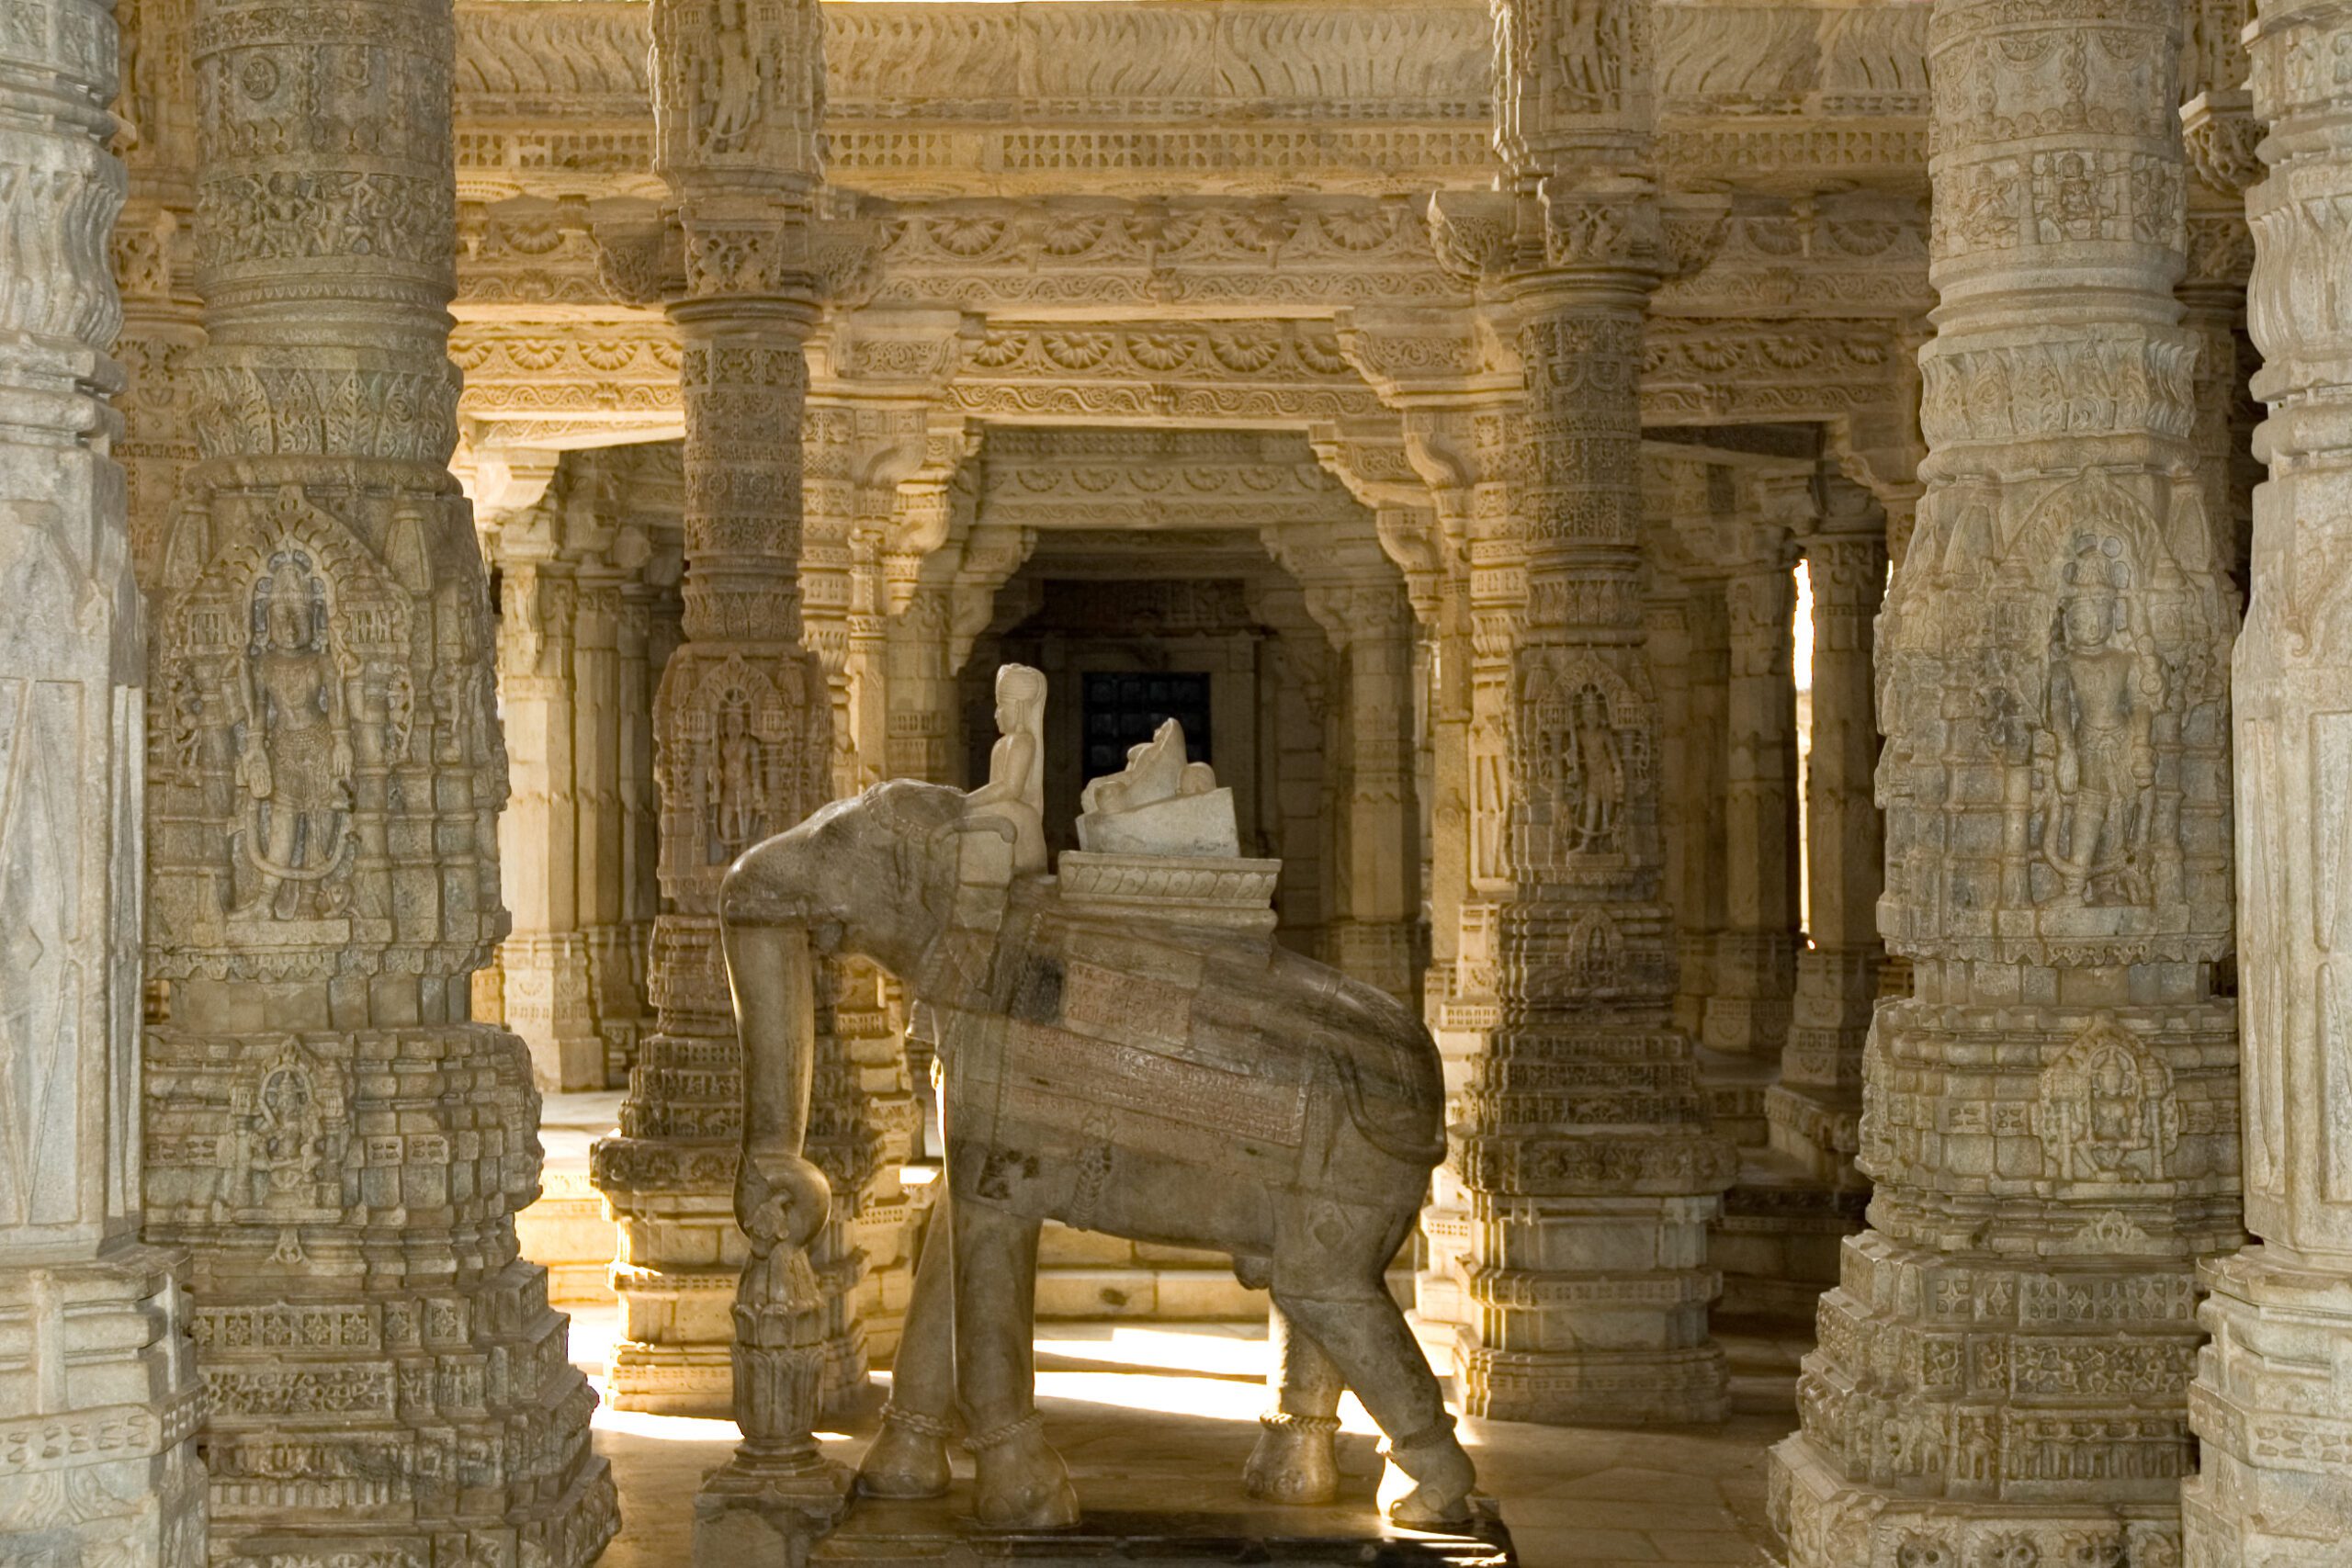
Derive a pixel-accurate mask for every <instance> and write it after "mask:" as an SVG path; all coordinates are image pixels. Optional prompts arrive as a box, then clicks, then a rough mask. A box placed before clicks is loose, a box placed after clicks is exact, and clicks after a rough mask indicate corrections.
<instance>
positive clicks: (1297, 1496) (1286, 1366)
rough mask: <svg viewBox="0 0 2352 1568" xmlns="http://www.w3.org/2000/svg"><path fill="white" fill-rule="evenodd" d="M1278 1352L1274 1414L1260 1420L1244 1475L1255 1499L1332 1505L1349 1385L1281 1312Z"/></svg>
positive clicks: (1272, 1326)
mask: <svg viewBox="0 0 2352 1568" xmlns="http://www.w3.org/2000/svg"><path fill="white" fill-rule="evenodd" d="M1267 1333H1268V1337H1270V1338H1271V1339H1272V1345H1273V1352H1274V1374H1273V1375H1274V1386H1275V1389H1276V1391H1277V1393H1276V1398H1275V1401H1274V1408H1273V1409H1272V1410H1270V1411H1268V1412H1267V1413H1266V1414H1265V1415H1263V1416H1260V1417H1258V1421H1259V1424H1260V1426H1261V1427H1262V1428H1263V1430H1261V1432H1260V1433H1259V1434H1258V1446H1257V1447H1256V1448H1255V1449H1253V1450H1250V1463H1249V1465H1248V1466H1247V1467H1246V1468H1244V1469H1243V1471H1242V1472H1241V1479H1242V1483H1244V1484H1245V1485H1247V1486H1248V1487H1249V1488H1250V1495H1251V1496H1252V1497H1262V1498H1264V1499H1265V1500H1266V1501H1267V1502H1269V1503H1293V1504H1314V1503H1329V1501H1331V1499H1332V1498H1334V1497H1336V1496H1338V1495H1339V1493H1340V1463H1339V1457H1338V1455H1337V1453H1336V1452H1335V1451H1334V1450H1335V1442H1334V1439H1335V1438H1337V1437H1338V1436H1339V1431H1340V1394H1341V1393H1344V1392H1345V1391H1346V1387H1347V1385H1346V1383H1345V1382H1343V1381H1342V1380H1341V1378H1340V1369H1339V1368H1338V1367H1337V1366H1336V1365H1334V1364H1333V1362H1332V1360H1331V1358H1330V1357H1329V1356H1328V1355H1326V1354H1324V1351H1323V1347H1322V1346H1320V1345H1318V1344H1317V1343H1316V1342H1315V1339H1314V1337H1312V1336H1310V1335H1306V1334H1302V1333H1300V1332H1299V1330H1298V1327H1297V1325H1295V1324H1294V1323H1292V1322H1291V1321H1290V1319H1289V1317H1288V1316H1287V1315H1286V1314H1284V1313H1283V1309H1282V1308H1281V1307H1280V1306H1276V1307H1274V1308H1273V1309H1272V1311H1271V1312H1269V1313H1268V1314H1267Z"/></svg>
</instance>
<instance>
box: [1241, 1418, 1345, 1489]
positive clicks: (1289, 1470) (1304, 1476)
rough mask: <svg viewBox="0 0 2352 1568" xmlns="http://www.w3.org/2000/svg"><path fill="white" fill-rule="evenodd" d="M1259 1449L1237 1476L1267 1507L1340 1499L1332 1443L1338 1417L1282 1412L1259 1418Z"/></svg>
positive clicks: (1336, 1429)
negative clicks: (1269, 1505)
mask: <svg viewBox="0 0 2352 1568" xmlns="http://www.w3.org/2000/svg"><path fill="white" fill-rule="evenodd" d="M1258 1424H1259V1426H1260V1427H1261V1428H1262V1429H1261V1431H1260V1432H1259V1434H1258V1446H1257V1447H1256V1448H1254V1449H1252V1450H1250V1462H1249V1464H1247V1465H1246V1466H1244V1467H1243V1469H1242V1472H1241V1482H1242V1484H1243V1485H1245V1486H1247V1487H1248V1488H1249V1489H1250V1495H1251V1496H1252V1497H1257V1498H1260V1499H1262V1500H1263V1501H1265V1502H1268V1503H1290V1504H1296V1505H1302V1506H1311V1505H1316V1504H1322V1503H1329V1502H1330V1501H1331V1500H1332V1499H1333V1498H1334V1497H1337V1496H1338V1495H1340V1461H1339V1455H1338V1453H1337V1451H1336V1445H1335V1444H1334V1442H1333V1439H1334V1438H1336V1437H1337V1436H1338V1435H1339V1430H1340V1422H1339V1418H1338V1417H1336V1416H1294V1415H1292V1414H1290V1412H1288V1411H1286V1410H1274V1411H1269V1412H1268V1413H1267V1414H1265V1415H1263V1416H1259V1417H1258Z"/></svg>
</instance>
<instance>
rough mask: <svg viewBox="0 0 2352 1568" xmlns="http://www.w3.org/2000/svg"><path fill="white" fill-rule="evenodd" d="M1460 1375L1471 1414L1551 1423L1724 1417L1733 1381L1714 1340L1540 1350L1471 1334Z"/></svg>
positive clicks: (1642, 1423)
mask: <svg viewBox="0 0 2352 1568" xmlns="http://www.w3.org/2000/svg"><path fill="white" fill-rule="evenodd" d="M1454 1376H1455V1378H1456V1379H1457V1380H1458V1382H1459V1384H1460V1387H1461V1390H1462V1408H1463V1410H1464V1413H1465V1414H1467V1415H1471V1416H1482V1417H1484V1418H1486V1419H1487V1420H1489V1421H1532V1422H1534V1423H1537V1424H1538V1425H1541V1426H1546V1427H1649V1426H1661V1425H1663V1426H1678V1425H1685V1424H1696V1423H1702V1422H1710V1421H1720V1420H1722V1419H1723V1417H1724V1400H1725V1397H1726V1391H1727V1388H1728V1383H1729V1373H1728V1372H1727V1371H1726V1370H1725V1368H1724V1353H1723V1348H1722V1347H1721V1346H1719V1345H1717V1344H1715V1343H1714V1342H1713V1340H1710V1341H1708V1342H1707V1343H1705V1344H1703V1345H1699V1346H1695V1347H1692V1348H1689V1349H1683V1350H1589V1351H1567V1352H1548V1351H1545V1352H1535V1351H1511V1350H1494V1349H1488V1348H1486V1347H1484V1346H1481V1345H1476V1344H1474V1343H1472V1342H1471V1341H1470V1339H1469V1337H1468V1336H1466V1335H1465V1336H1464V1337H1463V1338H1462V1340H1461V1341H1460V1343H1459V1344H1458V1346H1457V1348H1456V1349H1455V1351H1454Z"/></svg>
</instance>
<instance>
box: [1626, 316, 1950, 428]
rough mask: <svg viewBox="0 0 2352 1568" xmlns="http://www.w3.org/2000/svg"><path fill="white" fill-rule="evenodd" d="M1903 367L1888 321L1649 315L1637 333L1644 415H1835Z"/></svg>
mask: <svg viewBox="0 0 2352 1568" xmlns="http://www.w3.org/2000/svg"><path fill="white" fill-rule="evenodd" d="M1905 374H1907V371H1906V368H1905V364H1904V353H1903V349H1902V347H1901V339H1900V335H1899V333H1898V332H1897V330H1896V328H1895V327H1894V324H1892V323H1890V322H1887V321H1870V320H1864V321H1809V320H1799V321H1671V320H1668V321H1651V322H1650V323H1649V327H1648V330H1647V331H1645V333H1643V336H1642V420H1643V423H1645V424H1710V423H1712V424H1735V423H1752V422H1778V421H1783V420H1793V421H1804V420H1818V419H1834V418H1836V417H1838V416H1839V415H1841V414H1845V413H1849V412H1852V411H1854V410H1857V409H1868V408H1871V407H1874V406H1876V405H1878V404H1881V403H1883V402H1886V401H1888V400H1892V399H1894V398H1896V397H1898V396H1899V395H1900V388H1901V385H1902V378H1903V377H1904V376H1905Z"/></svg>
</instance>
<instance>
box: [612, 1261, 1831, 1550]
mask: <svg viewBox="0 0 2352 1568" xmlns="http://www.w3.org/2000/svg"><path fill="white" fill-rule="evenodd" d="M572 1310H573V1311H574V1314H575V1315H574V1318H573V1327H572V1356H573V1359H574V1360H576V1361H578V1362H579V1363H580V1364H581V1365H582V1367H584V1368H586V1369H587V1370H588V1371H589V1373H590V1375H591V1376H592V1377H599V1376H601V1375H602V1373H603V1371H604V1363H605V1355H606V1353H607V1350H608V1348H609V1347H610V1345H611V1343H612V1337H613V1333H614V1328H615V1324H614V1319H613V1316H612V1314H611V1312H610V1311H609V1309H605V1308H598V1307H589V1308H585V1309H582V1308H574V1309H572ZM1723 1337H1724V1344H1725V1347H1726V1348H1727V1349H1728V1350H1729V1352H1730V1354H1731V1358H1732V1364H1733V1372H1734V1382H1733V1403H1734V1413H1733V1415H1732V1416H1731V1417H1730V1419H1728V1420H1726V1421H1725V1422H1724V1424H1723V1425H1721V1426H1720V1427H1703V1428H1688V1427H1685V1428H1675V1427H1657V1428H1651V1429H1645V1430H1637V1431H1608V1430H1600V1429H1580V1428H1575V1427H1567V1428H1558V1427H1531V1426H1522V1425H1518V1424H1515V1423H1511V1422H1499V1421H1465V1422H1464V1424H1463V1428H1464V1438H1465V1439H1466V1440H1467V1441H1468V1443H1469V1444H1470V1445H1471V1448H1472V1452H1473V1455H1474V1457H1475V1458H1476V1461H1477V1462H1478V1466H1479V1470H1480V1472H1481V1480H1482V1484H1483V1485H1484V1487H1485V1489H1486V1490H1487V1491H1489V1492H1491V1493H1492V1494H1493V1495H1495V1496H1496V1497H1497V1498H1498V1499H1499V1500H1500V1503H1501V1506H1502V1513H1503V1518H1504V1520H1505V1522H1506V1523H1507V1524H1508V1525H1509V1527H1510V1530H1511V1533H1512V1535H1513V1537H1514V1538H1515V1540H1516V1541H1517V1543H1518V1547H1519V1553H1520V1561H1521V1562H1522V1563H1524V1564H1526V1565H1527V1568H1632V1565H1634V1564H1636V1563H1643V1564H1657V1563H1684V1564H1703V1565H1706V1568H1766V1565H1768V1564H1770V1562H1771V1561H1772V1558H1771V1555H1770V1549H1771V1535H1770V1531H1769V1530H1768V1529H1767V1528H1766V1526H1765V1523H1764V1485H1765V1472H1764V1462H1765V1461H1764V1450H1765V1449H1766V1447H1767V1446H1768V1445H1770V1443H1772V1442H1773V1441H1775V1440H1776V1439H1778V1438H1780V1437H1781V1435H1782V1434H1784V1433H1786V1432H1787V1431H1788V1430H1789V1429H1790V1428H1791V1427H1793V1426H1794V1424H1795V1418H1794V1411H1793V1401H1794V1392H1795V1383H1796V1371H1797V1359H1798V1357H1799V1356H1801V1355H1802V1354H1803V1353H1804V1349H1805V1348H1806V1346H1805V1344H1804V1341H1803V1340H1802V1339H1801V1338H1798V1337H1793V1336H1792V1335H1790V1334H1789V1333H1788V1332H1786V1331H1785V1330H1778V1329H1773V1328H1763V1327H1758V1328H1755V1329H1754V1330H1753V1331H1749V1332H1740V1331H1739V1328H1738V1326H1737V1325H1730V1326H1727V1328H1726V1329H1725V1330H1724V1333H1723ZM1265 1361H1266V1345H1265V1339H1264V1337H1263V1333H1262V1331H1261V1330H1260V1329H1257V1328H1254V1327H1249V1326H1244V1325H1183V1326H1144V1325H1107V1324H1106V1325H1047V1327H1046V1329H1045V1330H1044V1331H1042V1332H1041V1333H1040V1334H1039V1337H1038V1393H1039V1396H1040V1398H1039V1404H1040V1406H1041V1408H1042V1409H1043V1410H1044V1412H1045V1415H1046V1421H1047V1423H1048V1430H1049V1431H1050V1433H1051V1434H1052V1436H1053V1438H1054V1440H1055V1442H1056V1444H1057V1447H1059V1449H1060V1450H1061V1451H1062V1453H1063V1455H1064V1456H1065V1457H1066V1458H1067V1459H1068V1460H1069V1464H1070V1469H1071V1472H1072V1475H1073V1478H1074V1479H1075V1480H1076V1482H1077V1484H1078V1488H1079V1494H1080V1499H1081V1501H1083V1502H1085V1503H1087V1504H1089V1505H1091V1506H1118V1505H1120V1504H1129V1505H1132V1504H1133V1503H1134V1501H1135V1500H1136V1497H1137V1495H1138V1494H1147V1495H1148V1494H1151V1493H1154V1492H1161V1491H1164V1490H1167V1489H1171V1488H1183V1487H1187V1486H1190V1487H1193V1488H1195V1489H1197V1487H1198V1485H1199V1483H1198V1480H1197V1477H1199V1476H1200V1475H1202V1474H1203V1473H1204V1472H1205V1473H1221V1472H1222V1466H1223V1465H1224V1464H1225V1463H1227V1462H1228V1461H1229V1463H1230V1465H1231V1467H1232V1470H1231V1473H1232V1474H1233V1475H1234V1476H1235V1477H1236V1478H1237V1482H1238V1474H1239V1471H1240V1466H1241V1461H1242V1459H1243V1458H1244V1457H1245V1456H1246V1455H1247V1454H1248V1452H1249V1450H1250V1441H1251V1439H1252V1438H1254V1437H1255V1435H1256V1421H1257V1416H1258V1412H1259V1410H1260V1409H1261V1407H1262V1405H1263V1402H1264V1391H1263V1386H1262V1379H1263V1376H1264V1371H1265ZM879 1398H880V1395H879V1393H878V1392H877V1393H876V1398H875V1400H874V1401H873V1402H872V1403H873V1404H876V1405H878V1403H879ZM1346 1414H1347V1416H1348V1420H1347V1424H1346V1427H1345V1429H1344V1433H1343V1436H1342V1437H1341V1438H1340V1442H1341V1466H1342V1469H1343V1470H1344V1471H1345V1472H1347V1477H1348V1483H1349V1484H1350V1485H1351V1487H1352V1488H1353V1489H1354V1490H1355V1491H1357V1492H1359V1493H1361V1494H1362V1495H1364V1496H1365V1497H1369V1496H1370V1495H1371V1492H1372V1489H1373V1487H1374V1483H1376V1482H1377V1480H1378V1478H1379V1473H1380V1461H1379V1459H1378V1457H1377V1455H1376V1454H1375V1453H1374V1435H1373V1431H1374V1429H1373V1427H1372V1425H1371V1423H1370V1422H1369V1421H1368V1420H1367V1419H1366V1418H1365V1416H1364V1415H1363V1411H1362V1410H1361V1409H1360V1408H1357V1407H1355V1405H1354V1404H1353V1401H1352V1400H1351V1401H1350V1404H1349V1407H1348V1410H1347V1412H1346ZM872 1422H873V1415H872V1406H871V1405H870V1406H869V1408H868V1409H867V1411H866V1412H865V1413H864V1414H862V1415H860V1416H856V1417H854V1418H846V1417H845V1418H843V1419H842V1420H841V1421H839V1423H838V1426H839V1428H840V1430H839V1431H838V1433H837V1434H835V1435H834V1436H833V1437H832V1438H831V1442H830V1444H829V1446H831V1447H832V1448H833V1449H835V1450H837V1451H838V1453H839V1455H840V1457H841V1458H842V1459H843V1460H844V1461H849V1462H853V1463H854V1461H855V1458H856V1455H857V1454H858V1453H859V1451H861V1450H862V1449H863V1448H864V1446H865V1441H866V1439H867V1438H868V1437H869V1436H870V1435H871V1433H872V1429H873V1427H872ZM595 1425H596V1445H597V1448H598V1449H599V1450H600V1451H602V1452H603V1453H605V1455H606V1456H608V1457H609V1458H610V1459H611V1461H612V1464H613V1472H614V1474H615V1476H616V1479H617V1480H618V1483H619V1486H620V1497H621V1520H622V1522H621V1530H620V1535H619V1537H618V1539H616V1540H615V1541H614V1542H613V1544H612V1546H611V1547H610V1548H609V1549H608V1550H607V1551H606V1552H605V1556H604V1558H603V1563H604V1568H684V1564H686V1563H687V1562H688V1561H689V1558H690V1540H691V1534H692V1510H691V1506H690V1500H691V1497H692V1495H693V1492H694V1489H695V1484H696V1483H697V1482H698V1481H699V1480H700V1478H701V1476H702V1474H703V1472H705V1471H707V1470H708V1469H710V1468H712V1467H713V1466H715V1465H717V1464H718V1463H719V1462H720V1461H722V1460H723V1459H724V1458H725V1457H726V1454H727V1450H728V1447H729V1444H730V1443H731V1442H732V1441H733V1440H734V1437H735V1429H734V1427H733V1426H732V1425H731V1424H729V1423H727V1422H721V1421H696V1420H687V1419H681V1418H676V1417H663V1416H636V1415H631V1414H628V1413H626V1412H621V1411H614V1410H610V1409H606V1410H600V1411H599V1412H598V1413H597V1416H596V1423H595ZM1210 1466H1216V1467H1217V1468H1216V1469H1215V1470H1210V1469H1209V1468H1208V1467H1210ZM1188 1478H1190V1479H1188Z"/></svg>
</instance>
